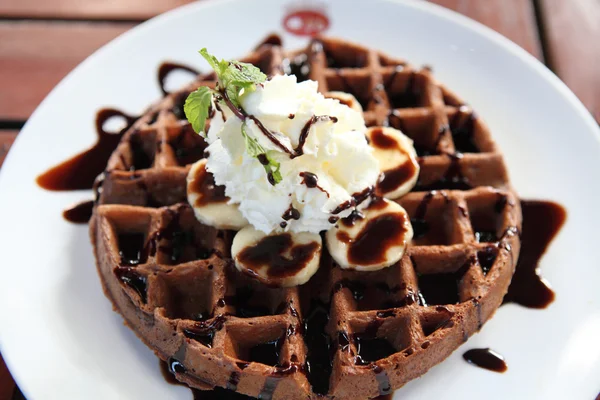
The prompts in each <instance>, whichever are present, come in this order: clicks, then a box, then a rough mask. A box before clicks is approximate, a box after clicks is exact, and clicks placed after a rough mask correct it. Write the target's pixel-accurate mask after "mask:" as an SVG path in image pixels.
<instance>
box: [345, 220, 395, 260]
mask: <svg viewBox="0 0 600 400" xmlns="http://www.w3.org/2000/svg"><path fill="white" fill-rule="evenodd" d="M405 218H406V217H405V216H404V215H403V214H402V215H398V214H392V213H387V214H381V215H378V216H377V217H375V218H373V219H371V220H369V221H368V222H367V224H366V225H365V227H364V228H363V229H362V230H361V231H360V232H359V233H358V235H357V236H356V238H355V239H353V240H350V238H349V237H348V236H347V235H346V234H345V233H344V232H342V231H338V233H337V234H336V235H337V238H338V239H339V240H340V241H342V242H346V243H348V261H350V263H353V264H356V265H372V264H378V263H381V262H384V261H385V257H386V254H387V251H388V250H389V249H390V248H391V247H394V246H398V245H401V244H402V243H403V242H404V240H405V239H404V235H405V233H406V227H405V225H406V222H407V221H406V220H405Z"/></svg>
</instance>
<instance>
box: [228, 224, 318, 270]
mask: <svg viewBox="0 0 600 400" xmlns="http://www.w3.org/2000/svg"><path fill="white" fill-rule="evenodd" d="M318 248H319V245H318V244H317V243H316V242H310V243H307V244H300V245H294V242H293V240H292V236H291V235H290V234H289V233H283V234H279V235H272V236H266V237H264V238H263V239H261V240H260V241H259V242H258V243H256V244H255V245H253V246H251V247H247V248H245V249H243V250H242V251H241V252H240V253H239V254H238V260H239V262H240V263H242V264H243V265H244V266H246V267H247V272H248V273H249V275H250V276H252V277H258V276H259V275H258V273H257V272H256V271H255V270H256V269H261V268H267V275H268V276H269V277H270V278H285V277H288V276H293V275H295V274H296V273H297V272H298V271H300V270H302V269H303V268H304V267H305V266H306V265H307V264H308V263H309V262H310V260H312V259H313V257H314V256H315V252H316V251H317V249H318ZM285 254H290V256H289V258H288V257H287V256H284V255H285Z"/></svg>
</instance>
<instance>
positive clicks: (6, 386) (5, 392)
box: [0, 356, 15, 400]
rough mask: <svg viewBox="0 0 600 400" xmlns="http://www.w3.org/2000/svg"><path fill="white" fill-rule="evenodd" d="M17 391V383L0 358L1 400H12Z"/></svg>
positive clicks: (0, 357)
mask: <svg viewBox="0 0 600 400" xmlns="http://www.w3.org/2000/svg"><path fill="white" fill-rule="evenodd" d="M14 391H15V382H14V381H13V379H12V376H10V372H9V371H8V368H6V364H4V360H3V359H2V356H0V400H11V399H12V396H13V392H14Z"/></svg>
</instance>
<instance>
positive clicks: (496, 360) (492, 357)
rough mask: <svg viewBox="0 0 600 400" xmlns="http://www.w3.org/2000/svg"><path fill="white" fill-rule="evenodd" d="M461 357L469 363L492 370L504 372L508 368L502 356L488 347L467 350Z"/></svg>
mask: <svg viewBox="0 0 600 400" xmlns="http://www.w3.org/2000/svg"><path fill="white" fill-rule="evenodd" d="M463 358H464V359H465V361H467V362H468V363H469V364H473V365H476V366H478V367H481V368H485V369H487V370H490V371H494V372H505V371H506V370H507V369H508V366H507V365H506V361H504V357H502V356H501V355H500V354H498V353H496V352H495V351H494V350H491V349H489V348H487V349H471V350H468V351H467V352H465V353H464V354H463Z"/></svg>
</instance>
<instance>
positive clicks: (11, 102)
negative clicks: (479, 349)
mask: <svg viewBox="0 0 600 400" xmlns="http://www.w3.org/2000/svg"><path fill="white" fill-rule="evenodd" d="M191 1H192V0H153V1H147V0H95V1H81V0H1V1H0V88H1V89H0V165H1V163H2V161H3V160H4V157H5V155H6V153H7V152H8V150H9V149H10V146H11V144H12V142H13V140H14V139H15V137H16V136H17V134H18V132H19V129H20V128H21V127H22V126H23V124H24V123H25V121H26V120H27V118H28V117H29V115H30V114H31V112H32V111H33V110H34V109H35V107H37V105H38V104H39V102H40V101H41V100H42V99H43V98H44V97H45V96H46V94H48V92H49V91H50V90H51V89H52V88H53V87H54V86H55V85H56V84H57V83H58V82H59V81H60V80H61V79H62V78H63V77H64V76H65V75H66V74H67V73H68V72H69V71H70V70H72V69H73V68H74V67H75V66H76V65H77V64H79V63H80V62H81V61H82V60H83V59H84V58H85V57H87V56H88V55H89V54H90V53H92V52H93V51H94V50H96V49H97V48H98V47H100V46H102V45H103V44H105V43H107V42H108V41H110V40H111V39H113V38H114V37H116V36H118V35H119V34H121V33H123V32H125V31H126V30H128V29H130V28H132V27H134V26H135V25H137V24H138V23H140V22H142V21H144V20H146V19H148V18H151V17H153V16H155V15H157V14H160V13H162V12H164V11H167V10H170V9H172V8H174V7H177V6H179V5H182V4H185V3H189V2H191ZM415 1H418V0H415ZM430 1H431V2H433V3H437V4H440V5H442V6H444V7H447V8H450V9H452V10H455V11H458V12H460V13H462V14H464V15H467V16H469V17H471V18H473V19H475V20H477V21H479V22H481V23H483V24H485V25H487V26H489V27H491V28H492V29H495V30H496V31H498V32H500V33H501V34H503V35H504V36H506V37H508V38H509V39H510V40H512V41H513V42H515V43H517V44H518V45H519V46H521V47H523V48H524V49H525V50H527V51H528V52H530V53H531V54H533V55H534V56H535V57H537V58H538V59H539V60H541V61H543V62H544V63H545V64H546V65H547V66H548V67H549V68H550V69H552V70H553V71H554V72H555V73H556V74H557V75H558V76H559V77H560V78H561V79H562V80H563V81H564V82H565V83H566V84H567V85H568V86H569V87H570V88H571V89H572V90H573V91H574V92H575V94H576V95H577V96H579V98H580V99H581V101H582V102H583V103H584V104H585V105H586V107H587V108H588V109H589V110H590V112H591V113H592V115H594V117H595V118H596V120H600V72H598V71H599V70H598V66H599V65H600V44H599V42H598V41H599V40H600V1H598V0H430ZM287 2H288V3H289V2H290V1H287ZM22 398H23V396H22V394H21V393H20V391H19V390H18V388H17V387H16V386H15V384H14V382H13V381H12V378H11V376H10V374H9V372H8V370H7V369H6V367H5V366H4V363H3V362H2V359H1V358H0V400H9V399H10V400H16V399H22ZM596 400H600V396H599V397H598V399H596Z"/></svg>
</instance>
